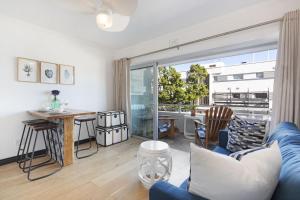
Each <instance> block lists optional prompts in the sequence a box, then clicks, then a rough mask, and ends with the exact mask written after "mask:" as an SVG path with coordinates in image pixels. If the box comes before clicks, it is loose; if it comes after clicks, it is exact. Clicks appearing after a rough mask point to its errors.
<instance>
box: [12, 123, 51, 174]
mask: <svg viewBox="0 0 300 200" xmlns="http://www.w3.org/2000/svg"><path fill="white" fill-rule="evenodd" d="M47 122H48V121H47V120H44V119H34V120H26V121H22V123H23V124H24V128H23V132H22V136H21V140H20V144H19V148H18V153H17V160H16V162H17V163H18V164H19V167H20V168H21V169H23V167H21V164H22V163H23V162H24V155H25V149H26V146H27V142H28V136H29V134H30V131H31V126H32V125H37V124H43V123H47ZM26 129H27V131H26ZM20 153H21V155H20ZM47 153H48V149H47V146H46V154H45V155H40V157H43V156H46V155H47Z"/></svg>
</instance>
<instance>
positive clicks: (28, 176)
mask: <svg viewBox="0 0 300 200" xmlns="http://www.w3.org/2000/svg"><path fill="white" fill-rule="evenodd" d="M37 137H38V131H37V132H36V134H35V138H34V143H33V148H32V153H31V159H30V162H29V170H28V173H27V179H28V180H32V179H31V178H30V173H31V165H32V160H33V158H34V150H35V145H36V140H37Z"/></svg>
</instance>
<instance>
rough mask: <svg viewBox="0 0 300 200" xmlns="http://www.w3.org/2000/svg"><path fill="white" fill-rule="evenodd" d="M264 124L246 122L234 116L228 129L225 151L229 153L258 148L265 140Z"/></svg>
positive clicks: (262, 122)
mask: <svg viewBox="0 0 300 200" xmlns="http://www.w3.org/2000/svg"><path fill="white" fill-rule="evenodd" d="M265 129H266V122H265V121H259V122H248V121H246V120H243V119H241V118H239V117H237V116H235V117H234V118H233V119H232V120H231V121H230V122H229V127H228V143H227V149H228V150H229V151H231V152H237V151H242V150H246V149H253V148H256V147H260V146H261V145H262V144H263V142H264V139H265V134H266V133H265Z"/></svg>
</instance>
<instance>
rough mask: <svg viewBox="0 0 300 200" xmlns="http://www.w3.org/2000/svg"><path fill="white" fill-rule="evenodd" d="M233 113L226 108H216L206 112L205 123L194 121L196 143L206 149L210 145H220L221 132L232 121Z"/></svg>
mask: <svg viewBox="0 0 300 200" xmlns="http://www.w3.org/2000/svg"><path fill="white" fill-rule="evenodd" d="M232 114H233V111H232V110H231V109H230V108H228V107H225V106H215V107H211V108H210V109H208V110H206V111H205V118H204V123H202V122H201V121H200V120H194V123H195V127H196V128H195V143H196V144H198V145H200V143H202V145H203V147H204V148H208V145H209V144H214V145H215V144H218V142H219V131H220V130H221V129H224V128H226V126H227V124H228V122H229V121H230V119H231V116H232Z"/></svg>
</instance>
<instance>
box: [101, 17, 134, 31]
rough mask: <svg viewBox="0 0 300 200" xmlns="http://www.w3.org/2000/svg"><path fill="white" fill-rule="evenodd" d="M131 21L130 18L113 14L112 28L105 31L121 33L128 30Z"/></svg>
mask: <svg viewBox="0 0 300 200" xmlns="http://www.w3.org/2000/svg"><path fill="white" fill-rule="evenodd" d="M129 21H130V17H129V16H123V15H120V14H118V13H114V14H112V26H111V27H110V28H107V29H105V31H108V32H121V31H123V30H125V29H126V27H127V26H128V24H129Z"/></svg>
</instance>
